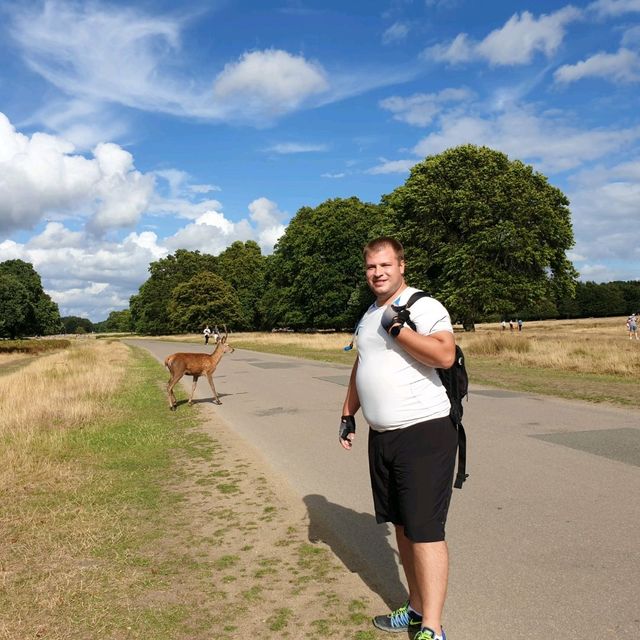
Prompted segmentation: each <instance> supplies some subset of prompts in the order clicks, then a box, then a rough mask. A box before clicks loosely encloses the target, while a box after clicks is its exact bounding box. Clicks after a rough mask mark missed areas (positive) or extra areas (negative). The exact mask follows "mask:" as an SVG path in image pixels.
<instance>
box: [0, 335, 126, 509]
mask: <svg viewBox="0 0 640 640" xmlns="http://www.w3.org/2000/svg"><path fill="white" fill-rule="evenodd" d="M128 357H129V350H128V348H127V347H126V346H125V345H123V344H120V343H117V342H116V343H107V342H97V341H94V340H91V341H86V342H83V343H81V344H77V345H76V346H75V347H74V348H71V349H68V350H65V351H61V352H57V353H54V354H52V355H47V356H41V357H39V358H37V359H36V360H34V361H32V362H30V363H29V364H27V365H26V366H25V367H24V368H22V369H20V370H18V371H15V372H14V373H12V375H9V376H3V377H0V443H2V445H3V446H0V493H1V494H2V495H5V496H6V495H8V494H7V493H6V492H7V491H8V490H9V488H10V487H15V479H16V477H23V478H25V479H28V482H29V483H31V482H33V483H38V482H40V481H41V480H42V481H44V480H45V479H46V481H47V482H54V483H55V482H57V481H58V480H59V478H57V477H55V476H56V475H57V472H55V473H54V472H53V469H54V468H56V469H61V468H62V467H58V466H57V465H56V466H52V465H50V463H49V462H48V461H47V457H46V456H44V457H43V456H39V455H33V447H34V444H35V442H36V441H38V445H37V446H38V447H42V446H43V442H46V443H47V444H46V446H47V447H52V448H55V441H56V437H57V434H58V433H59V431H60V430H62V429H68V428H74V427H80V426H83V425H86V424H89V423H90V422H91V421H92V420H94V419H96V418H98V417H100V416H102V415H104V414H105V413H106V412H107V411H108V410H109V407H108V405H107V404H106V400H107V399H108V398H109V397H110V396H111V395H112V394H113V393H114V392H115V390H116V389H117V388H118V386H119V385H120V384H121V382H122V376H123V372H124V366H123V365H124V363H125V362H126V361H127V359H128ZM68 473H69V470H68V469H66V470H64V471H62V474H63V475H64V476H65V477H66V476H67V474H68ZM52 474H53V476H52ZM66 479H68V477H67V478H66Z"/></svg>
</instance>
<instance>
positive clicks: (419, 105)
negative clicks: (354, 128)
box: [380, 89, 473, 127]
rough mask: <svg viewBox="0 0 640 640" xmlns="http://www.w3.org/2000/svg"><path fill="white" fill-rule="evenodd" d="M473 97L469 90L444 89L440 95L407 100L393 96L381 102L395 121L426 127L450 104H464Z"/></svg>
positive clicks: (408, 98)
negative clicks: (463, 102)
mask: <svg viewBox="0 0 640 640" xmlns="http://www.w3.org/2000/svg"><path fill="white" fill-rule="evenodd" d="M472 96H473V94H472V92H471V91H469V90H468V89H444V90H443V91H440V92H439V93H416V94H414V95H412V96H408V97H406V98H403V97H400V96H391V97H390V98H385V99H384V100H382V101H381V102H380V106H381V107H382V108H383V109H386V110H388V111H391V113H393V114H394V116H393V117H394V119H395V120H400V121H401V122H406V123H408V124H412V125H416V126H419V127H424V126H427V125H428V124H430V123H431V122H432V121H433V119H434V118H435V116H436V115H437V114H438V113H440V112H441V111H442V109H443V107H444V105H446V104H448V103H450V102H462V101H466V100H469V99H470V98H471V97H472Z"/></svg>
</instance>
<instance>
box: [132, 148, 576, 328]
mask: <svg viewBox="0 0 640 640" xmlns="http://www.w3.org/2000/svg"><path fill="white" fill-rule="evenodd" d="M380 235H394V236H397V237H398V238H399V239H400V240H401V241H402V242H403V244H404V246H405V249H406V258H407V279H408V281H409V282H410V283H411V284H413V285H415V286H418V287H420V288H422V289H425V290H426V291H428V292H429V293H431V294H432V295H434V296H435V297H437V298H439V299H440V300H441V301H442V302H443V303H444V304H445V305H446V306H447V308H448V309H449V310H450V312H451V314H452V316H453V317H454V318H455V319H456V320H458V321H460V322H462V323H463V324H464V325H465V327H466V328H469V329H472V328H473V327H474V324H475V323H476V322H479V321H482V320H485V319H489V318H493V317H497V316H500V317H502V316H509V315H519V316H521V317H525V314H526V313H534V311H535V310H537V309H540V308H542V307H544V308H545V309H546V310H547V311H549V312H553V313H558V311H559V309H558V301H560V300H565V299H568V300H570V299H572V298H573V295H574V292H575V286H576V278H577V273H576V272H575V270H574V268H573V266H572V265H571V263H570V262H569V260H568V259H567V257H566V252H567V250H568V249H570V248H571V247H572V246H573V230H572V227H571V216H570V211H569V202H568V200H567V198H566V197H565V196H564V194H563V193H562V192H561V191H560V190H559V189H557V188H556V187H554V186H552V185H550V184H549V182H548V181H547V178H546V177H545V176H543V175H541V174H540V173H537V172H535V171H534V170H533V169H532V168H531V167H530V166H527V165H525V164H523V163H522V162H520V161H518V160H515V161H512V160H509V159H508V158H507V156H506V155H504V154H502V153H500V152H498V151H494V150H492V149H489V148H487V147H476V146H473V145H463V146H461V147H456V148H454V149H450V150H448V151H445V152H443V153H441V154H439V155H437V156H432V157H429V158H426V159H425V160H424V161H423V162H421V163H419V164H417V165H415V166H414V167H413V169H412V170H411V174H410V176H409V178H408V179H407V181H406V182H405V184H404V185H402V186H400V187H398V188H397V189H396V190H395V191H394V192H393V193H391V194H389V195H386V196H383V198H382V200H381V202H380V203H379V204H373V203H365V202H362V201H360V200H359V199H358V198H355V197H352V198H345V199H342V198H336V199H330V200H327V201H326V202H323V203H321V204H320V205H318V206H317V207H315V208H312V207H302V208H301V209H300V210H299V211H298V212H297V213H296V215H295V216H294V217H293V219H292V220H291V222H290V223H289V225H288V226H287V229H286V231H285V233H284V235H283V236H282V237H281V238H280V239H279V241H278V242H277V244H276V246H275V249H274V252H273V254H272V255H270V256H263V255H262V254H261V252H260V248H259V246H258V245H257V244H256V243H255V242H251V241H249V242H245V243H242V242H235V243H234V244H233V245H231V247H229V248H228V249H226V250H225V251H223V252H222V253H221V254H220V255H219V256H217V257H216V256H212V255H208V254H201V253H199V252H197V251H186V250H178V251H176V252H175V254H174V255H170V256H168V257H167V258H163V259H161V260H158V261H156V262H153V263H152V264H151V265H150V267H149V272H150V276H149V278H148V280H147V281H146V282H145V283H144V284H143V285H142V286H141V287H140V290H139V292H138V294H137V295H135V296H133V297H132V298H131V301H130V310H131V322H132V326H133V328H134V330H135V331H138V332H140V333H147V334H153V335H160V334H170V333H178V332H184V331H196V330H199V329H201V328H202V327H204V325H205V324H206V323H209V324H211V323H215V324H218V325H220V324H227V325H228V326H230V327H232V328H234V329H272V328H277V327H291V328H294V329H303V328H316V329H328V328H335V329H346V328H351V327H353V326H354V324H355V322H356V321H357V320H358V318H359V317H360V315H361V314H362V312H363V310H364V309H366V307H367V306H368V305H369V304H370V303H371V300H372V299H371V295H370V293H369V291H368V290H367V287H366V285H365V283H364V278H363V264H362V255H361V250H362V247H363V245H364V244H365V243H366V242H367V241H369V240H371V239H373V238H374V237H376V236H380ZM528 310H529V311H528Z"/></svg>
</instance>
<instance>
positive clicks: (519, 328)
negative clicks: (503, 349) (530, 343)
mask: <svg viewBox="0 0 640 640" xmlns="http://www.w3.org/2000/svg"><path fill="white" fill-rule="evenodd" d="M518 331H522V320H518Z"/></svg>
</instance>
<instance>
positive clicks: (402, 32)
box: [382, 22, 409, 44]
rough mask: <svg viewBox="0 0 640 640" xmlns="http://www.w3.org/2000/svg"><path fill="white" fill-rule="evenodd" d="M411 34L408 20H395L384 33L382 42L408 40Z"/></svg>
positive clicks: (390, 42)
mask: <svg viewBox="0 0 640 640" xmlns="http://www.w3.org/2000/svg"><path fill="white" fill-rule="evenodd" d="M408 35H409V25H408V24H407V23H406V22H394V23H393V24H392V25H391V26H390V27H389V28H388V29H386V30H385V32H384V33H383V34H382V44H393V43H396V42H402V41H403V40H406V38H407V36H408Z"/></svg>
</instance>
